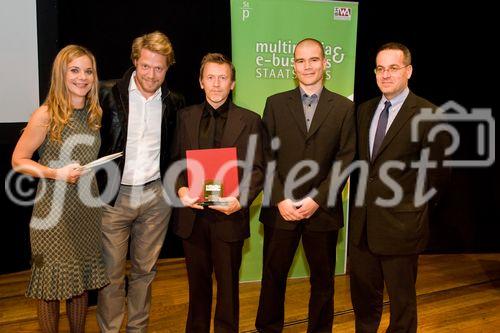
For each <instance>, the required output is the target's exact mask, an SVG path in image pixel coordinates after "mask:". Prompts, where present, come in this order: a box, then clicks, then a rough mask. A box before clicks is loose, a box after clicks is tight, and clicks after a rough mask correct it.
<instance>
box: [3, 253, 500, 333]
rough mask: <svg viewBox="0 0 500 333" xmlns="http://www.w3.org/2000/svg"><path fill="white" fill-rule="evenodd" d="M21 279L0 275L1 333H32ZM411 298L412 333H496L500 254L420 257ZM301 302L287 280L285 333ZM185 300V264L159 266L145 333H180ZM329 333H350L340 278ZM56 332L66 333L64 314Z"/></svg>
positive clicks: (302, 313) (304, 283)
mask: <svg viewBox="0 0 500 333" xmlns="http://www.w3.org/2000/svg"><path fill="white" fill-rule="evenodd" d="M28 277H29V272H28V271H26V272H19V273H14V274H6V275H1V276H0V332H8V333H12V332H15V333H22V332H39V329H38V324H37V318H36V307H35V305H36V304H35V302H34V301H33V300H30V299H27V298H25V297H24V291H25V288H26V283H27V280H28ZM259 289H260V284H259V283H254V282H252V283H242V284H241V287H240V304H241V307H240V331H241V332H255V329H254V325H253V323H254V320H255V314H256V312H257V304H258V298H259ZM417 293H418V298H417V301H418V315H419V325H418V326H419V332H440V333H441V332H467V333H472V332H485V333H487V332H500V254H445V255H422V256H420V263H419V273H418V282H417ZM308 298H309V282H308V280H307V279H292V280H289V282H288V287H287V299H286V309H285V312H286V314H285V315H286V317H285V329H284V332H305V331H306V327H307V302H308ZM187 300H188V289H187V277H186V269H185V266H184V259H167V260H161V261H160V262H159V265H158V275H157V278H156V280H155V282H154V284H153V300H152V309H151V319H150V329H149V332H184V324H185V318H186V313H187V306H188V305H187ZM61 310H62V311H63V312H64V311H65V309H64V306H61ZM388 311H389V303H388V300H387V297H385V302H384V314H383V317H382V323H381V325H380V330H379V332H384V331H385V329H386V328H387V325H388V320H389V312H388ZM123 331H124V330H123ZM334 331H335V332H354V314H353V310H352V305H351V301H350V295H349V277H348V276H347V275H345V276H338V277H336V278H335V319H334ZM60 332H69V328H68V322H67V318H66V316H64V315H62V316H61V322H60ZM86 332H99V329H98V327H97V324H96V320H95V307H90V309H89V313H88V317H87V330H86Z"/></svg>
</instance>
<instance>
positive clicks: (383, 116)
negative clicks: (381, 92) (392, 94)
mask: <svg viewBox="0 0 500 333" xmlns="http://www.w3.org/2000/svg"><path fill="white" fill-rule="evenodd" d="M390 107H391V102H389V101H385V107H384V109H383V110H382V112H381V113H380V117H379V118H378V124H377V131H376V132H375V140H373V148H372V161H373V159H374V158H375V156H377V153H378V150H379V149H380V145H381V144H382V141H383V140H384V136H385V130H386V129H387V120H388V119H389V108H390Z"/></svg>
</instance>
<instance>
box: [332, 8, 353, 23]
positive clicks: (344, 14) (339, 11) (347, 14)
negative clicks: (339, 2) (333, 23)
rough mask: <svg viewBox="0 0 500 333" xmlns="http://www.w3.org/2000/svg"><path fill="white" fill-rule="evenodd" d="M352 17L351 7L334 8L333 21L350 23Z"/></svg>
mask: <svg viewBox="0 0 500 333" xmlns="http://www.w3.org/2000/svg"><path fill="white" fill-rule="evenodd" d="M351 15H352V9H351V8H349V7H334V8H333V19H334V20H341V21H350V20H351Z"/></svg>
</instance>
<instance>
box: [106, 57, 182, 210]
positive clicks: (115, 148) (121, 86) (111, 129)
mask: <svg viewBox="0 0 500 333" xmlns="http://www.w3.org/2000/svg"><path fill="white" fill-rule="evenodd" d="M134 70H135V68H133V67H132V68H130V69H129V70H128V71H127V72H126V73H125V75H124V76H123V78H121V79H120V80H109V81H103V82H100V84H99V103H100V105H101V108H102V121H101V130H100V132H101V140H102V143H101V148H100V151H99V156H105V155H109V154H113V153H117V152H120V151H123V157H121V158H119V159H118V160H117V164H118V168H119V171H120V173H119V174H116V175H114V176H115V177H114V178H113V179H111V180H110V179H107V177H106V176H105V175H104V173H102V172H101V173H98V175H97V181H98V185H99V189H100V190H101V193H102V191H103V190H104V189H105V186H107V185H108V182H110V181H111V182H112V184H109V185H112V186H113V188H118V187H119V186H120V182H121V174H122V173H123V167H124V165H125V156H126V155H127V151H126V149H125V148H126V146H127V130H128V113H129V100H128V97H129V94H128V87H129V83H130V78H131V76H132V73H133V72H134ZM161 100H162V116H161V143H160V175H161V177H163V176H164V174H165V171H166V170H167V168H168V167H169V165H170V163H171V161H172V153H171V146H172V142H173V138H174V132H175V124H176V118H177V111H178V110H179V109H181V108H183V107H184V105H185V102H184V97H183V96H181V95H179V94H176V93H174V92H172V91H170V90H169V89H168V88H167V84H166V81H165V82H164V83H163V85H162V86H161ZM115 194H116V193H115ZM115 199H116V195H115V196H114V198H112V202H114V200H115Z"/></svg>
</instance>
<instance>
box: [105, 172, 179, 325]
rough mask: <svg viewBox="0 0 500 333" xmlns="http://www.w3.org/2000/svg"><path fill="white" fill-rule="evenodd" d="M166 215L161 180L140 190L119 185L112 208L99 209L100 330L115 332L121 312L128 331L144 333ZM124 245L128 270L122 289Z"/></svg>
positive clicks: (166, 223) (120, 320) (164, 229)
mask: <svg viewBox="0 0 500 333" xmlns="http://www.w3.org/2000/svg"><path fill="white" fill-rule="evenodd" d="M171 212H172V208H171V207H170V206H169V205H168V204H167V202H166V200H165V197H164V195H163V187H162V183H161V181H160V180H157V181H154V182H152V183H148V184H146V185H144V186H142V185H141V186H127V185H121V186H120V191H119V193H118V197H117V199H116V202H115V205H114V206H113V207H111V206H106V207H105V208H104V214H103V218H102V240H103V242H102V243H103V256H104V262H105V264H106V270H107V273H108V277H109V280H110V284H109V285H108V286H106V287H104V288H102V289H101V290H100V291H99V296H98V302H97V323H98V324H99V327H100V329H101V332H119V330H120V327H121V325H122V321H123V318H124V316H125V312H126V313H127V332H134V333H135V332H146V330H147V326H148V320H149V309H150V306H151V283H152V282H153V279H154V277H155V275H156V262H157V260H158V256H159V254H160V250H161V247H162V245H163V241H164V239H165V234H166V233H167V227H168V221H169V218H170V215H171ZM129 242H130V264H131V268H130V273H129V280H128V281H129V283H128V290H127V291H126V290H125V264H126V259H127V250H128V248H129ZM125 301H126V302H125ZM125 303H127V309H126V308H125Z"/></svg>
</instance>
